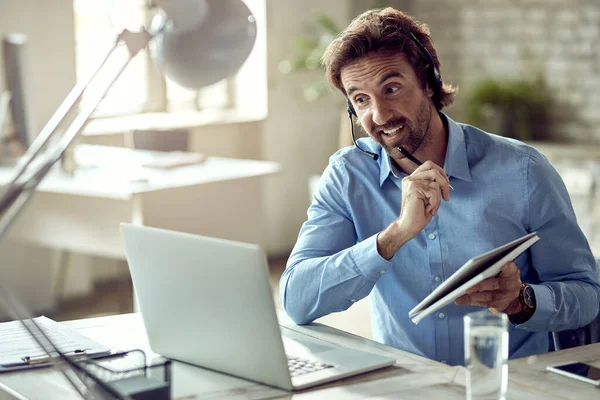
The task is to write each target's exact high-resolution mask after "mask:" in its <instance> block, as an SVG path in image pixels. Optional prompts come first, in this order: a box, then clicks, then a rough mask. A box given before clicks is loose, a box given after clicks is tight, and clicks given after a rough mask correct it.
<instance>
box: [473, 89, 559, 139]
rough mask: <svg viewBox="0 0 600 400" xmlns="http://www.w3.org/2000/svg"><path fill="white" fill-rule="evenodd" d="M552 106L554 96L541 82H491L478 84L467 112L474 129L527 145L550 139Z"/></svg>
mask: <svg viewBox="0 0 600 400" xmlns="http://www.w3.org/2000/svg"><path fill="white" fill-rule="evenodd" d="M550 106H551V100H550V96H549V93H548V90H547V87H546V85H545V82H544V80H543V79H541V78H537V79H533V80H528V79H505V80H500V79H494V78H488V79H484V80H481V81H479V82H478V83H476V84H475V85H474V86H473V88H472V90H471V91H470V92H469V93H468V94H467V103H466V109H465V112H466V119H467V122H468V123H469V124H471V125H475V126H478V127H481V128H482V129H485V130H488V131H490V132H492V133H497V134H499V135H501V136H506V137H512V138H516V139H519V140H525V141H526V140H539V139H541V138H544V137H545V136H546V135H547V133H546V127H547V126H548V124H547V118H548V114H549V110H550Z"/></svg>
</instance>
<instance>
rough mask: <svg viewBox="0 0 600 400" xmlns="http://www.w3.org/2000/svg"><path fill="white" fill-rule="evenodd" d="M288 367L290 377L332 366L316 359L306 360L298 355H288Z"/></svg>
mask: <svg viewBox="0 0 600 400" xmlns="http://www.w3.org/2000/svg"><path fill="white" fill-rule="evenodd" d="M287 359H288V368H289V370H290V375H291V376H292V377H294V376H299V375H304V374H308V373H311V372H316V371H320V370H322V369H327V368H333V365H329V364H325V363H321V362H318V361H312V360H306V359H303V358H298V357H290V356H288V358H287Z"/></svg>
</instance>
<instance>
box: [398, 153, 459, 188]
mask: <svg viewBox="0 0 600 400" xmlns="http://www.w3.org/2000/svg"><path fill="white" fill-rule="evenodd" d="M396 148H397V149H398V150H399V151H400V153H402V154H403V155H404V157H406V158H408V159H409V160H410V161H412V162H414V163H415V164H417V165H419V166H421V165H423V163H422V162H421V161H419V160H417V159H416V158H415V156H413V155H412V154H410V153H409V152H408V151H407V150H406V149H405V148H404V147H400V146H397V147H396ZM448 186H449V187H450V190H454V188H453V187H452V185H451V184H450V181H448Z"/></svg>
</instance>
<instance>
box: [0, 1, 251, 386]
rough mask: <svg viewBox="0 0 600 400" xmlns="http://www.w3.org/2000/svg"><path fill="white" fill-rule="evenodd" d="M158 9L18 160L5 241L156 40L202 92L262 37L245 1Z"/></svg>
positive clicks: (4, 201) (165, 59) (7, 202)
mask: <svg viewBox="0 0 600 400" xmlns="http://www.w3.org/2000/svg"><path fill="white" fill-rule="evenodd" d="M150 10H151V11H153V12H154V16H153V18H152V21H151V24H150V27H149V29H144V28H141V29H140V30H139V31H135V32H133V31H130V30H127V29H125V30H123V31H122V32H121V33H120V34H119V35H118V36H117V38H116V41H115V43H114V46H113V47H112V48H111V50H110V51H109V53H108V54H107V55H106V57H105V58H104V59H103V60H102V61H101V62H100V64H99V65H98V66H97V67H96V69H95V70H94V72H93V74H92V75H91V76H90V78H89V79H88V80H87V81H85V82H83V83H81V84H79V85H76V86H75V87H74V88H73V90H72V91H71V92H70V93H69V94H68V95H67V97H66V98H65V99H64V101H63V102H62V104H61V105H60V106H59V107H58V109H57V110H56V112H55V113H54V115H52V117H51V118H50V119H49V121H48V123H47V124H46V126H44V128H43V129H42V130H41V132H40V133H39V135H38V136H37V137H36V139H35V140H34V141H33V143H32V144H31V146H30V147H29V148H28V150H27V152H26V153H25V155H24V156H23V157H22V158H21V159H20V160H19V162H18V163H17V166H16V168H15V172H14V175H13V177H12V179H11V180H10V182H9V183H8V184H7V185H6V186H5V187H4V189H3V191H2V195H1V197H0V239H1V238H2V237H4V235H5V234H6V232H7V231H8V229H9V228H10V226H11V224H12V223H13V222H14V221H15V219H16V218H17V216H18V215H19V213H20V212H21V210H22V209H23V207H25V205H26V204H27V203H28V201H29V200H30V199H31V197H32V195H33V193H34V192H35V188H36V187H37V186H38V185H39V183H40V182H41V181H42V180H43V178H44V176H46V174H47V173H48V172H49V171H50V169H51V168H52V166H53V165H55V164H56V162H58V161H59V160H60V159H61V157H62V156H63V154H64V153H65V151H66V150H67V148H68V147H69V145H70V144H71V143H72V142H73V140H74V139H75V137H76V136H77V135H78V134H79V133H80V132H81V131H82V130H83V128H84V127H85V125H86V123H87V121H88V120H89V119H90V117H91V115H92V113H93V112H94V110H95V109H96V107H97V106H98V104H99V103H100V102H101V101H102V99H103V98H104V96H105V95H106V93H107V92H108V90H109V89H110V88H111V86H112V85H113V84H114V83H115V81H116V80H117V78H118V77H119V76H120V75H121V73H122V72H123V71H124V70H125V68H126V67H127V65H128V64H129V62H130V61H131V59H132V58H133V57H135V55H136V54H137V53H138V52H139V51H140V50H142V49H144V48H146V47H147V46H148V44H149V43H151V42H153V43H154V44H155V51H154V53H153V58H154V60H155V62H156V64H157V65H158V67H159V69H160V70H162V72H163V73H164V74H165V75H167V76H168V77H169V78H171V79H172V80H173V81H175V82H176V83H178V84H180V85H182V86H185V87H188V88H196V89H197V88H201V87H203V86H207V85H210V84H212V83H216V82H218V81H220V80H222V79H224V78H226V77H228V76H230V75H232V74H233V73H234V72H236V71H237V70H238V69H239V67H240V66H241V65H242V63H243V62H244V61H245V60H246V58H247V57H248V55H249V54H250V51H251V50H252V47H253V46H254V42H255V40H256V22H255V19H254V16H253V15H252V13H251V12H250V10H249V9H248V7H247V6H246V5H245V4H244V3H243V1H241V0H154V1H153V2H152V4H151V5H150ZM120 46H126V48H127V51H128V58H127V60H126V61H125V62H124V63H122V65H120V66H119V68H118V69H117V71H116V72H113V73H112V76H110V77H109V78H108V79H106V81H104V82H100V83H97V82H96V81H97V80H98V79H97V77H98V76H99V74H101V73H102V72H103V71H104V69H103V67H104V66H105V65H106V63H107V62H108V61H109V60H110V59H111V58H112V57H113V55H114V54H115V51H116V50H117V48H119V47H120ZM95 86H97V87H95ZM84 94H89V97H88V96H86V97H85V98H83V95H84ZM78 106H79V107H78ZM77 108H78V110H77ZM73 113H75V114H76V115H75V116H74V117H73V120H72V122H71V123H70V124H69V125H68V126H67V127H65V128H64V129H62V127H61V126H62V124H63V122H64V121H65V119H66V118H67V117H68V116H71V117H72V116H73ZM57 132H61V135H60V137H55V133H57ZM0 289H1V290H0V302H1V303H4V305H5V306H6V308H7V309H8V310H9V311H11V313H12V314H13V317H14V318H15V319H19V320H21V322H23V321H22V320H23V319H29V320H30V321H31V324H32V325H33V326H29V325H30V324H25V323H23V326H24V327H25V329H27V330H28V331H29V332H30V333H32V337H33V338H34V339H35V340H36V341H37V343H38V344H39V345H40V347H41V348H42V349H44V351H46V352H47V353H50V352H56V353H57V354H59V356H60V358H61V359H63V361H65V364H67V365H70V366H71V368H68V367H67V368H64V365H62V367H61V365H57V366H58V367H59V369H61V371H62V372H63V374H64V375H65V377H66V378H67V379H68V380H69V382H70V383H71V384H72V385H73V387H74V388H75V389H76V390H77V391H78V392H79V393H80V394H81V395H82V397H84V398H88V397H89V396H87V395H86V391H85V390H82V389H81V387H80V386H81V382H79V384H78V383H76V382H74V381H73V380H72V379H73V378H72V377H69V376H68V375H69V371H71V372H72V368H73V367H74V366H73V362H72V361H70V360H68V357H65V356H64V355H62V354H61V353H60V352H59V351H58V350H57V349H56V347H55V346H54V345H53V343H52V341H51V340H50V339H49V338H48V337H47V336H46V335H45V334H44V332H43V331H41V330H40V329H39V327H37V325H36V324H35V321H33V320H32V319H31V314H30V313H29V312H28V311H27V310H26V309H25V307H23V306H22V305H21V303H20V301H19V300H18V299H17V298H16V297H15V296H14V295H12V294H11V293H10V291H8V289H7V288H5V287H1V286H0ZM33 330H36V331H38V332H39V333H40V334H41V337H39V336H40V335H35V334H33V332H32V331H33ZM55 364H60V363H55ZM87 389H88V391H87V393H90V392H93V390H91V389H90V388H89V387H88V388H87ZM112 395H113V396H115V397H117V398H120V397H121V398H123V397H124V398H127V397H129V396H117V395H115V394H114V393H112ZM94 398H95V397H94Z"/></svg>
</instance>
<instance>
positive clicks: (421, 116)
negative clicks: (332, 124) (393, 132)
mask: <svg viewBox="0 0 600 400" xmlns="http://www.w3.org/2000/svg"><path fill="white" fill-rule="evenodd" d="M430 123H431V108H430V105H429V101H428V100H427V97H425V96H422V97H421V104H420V105H419V111H418V112H417V116H416V118H415V120H414V121H411V120H409V119H407V118H392V119H390V120H389V121H388V122H387V123H386V124H385V125H375V124H373V125H371V131H370V133H369V136H371V137H372V138H373V139H374V140H375V141H376V142H377V143H379V145H381V147H382V148H383V149H384V150H385V151H386V152H387V153H388V155H390V156H391V157H392V158H404V156H403V155H401V154H400V153H399V152H398V149H396V147H398V146H401V147H403V148H404V149H406V150H408V152H410V153H414V152H415V151H417V149H418V148H419V147H421V145H422V144H423V142H424V141H425V139H426V138H427V136H428V133H429V124H430ZM399 125H404V128H403V129H405V130H406V132H405V133H404V134H403V135H402V136H400V137H398V138H397V140H396V141H395V142H394V143H390V142H389V141H385V140H383V139H384V135H383V134H382V133H380V131H381V130H384V129H389V128H393V127H397V126H399ZM393 154H397V155H398V156H394V155H393Z"/></svg>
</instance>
